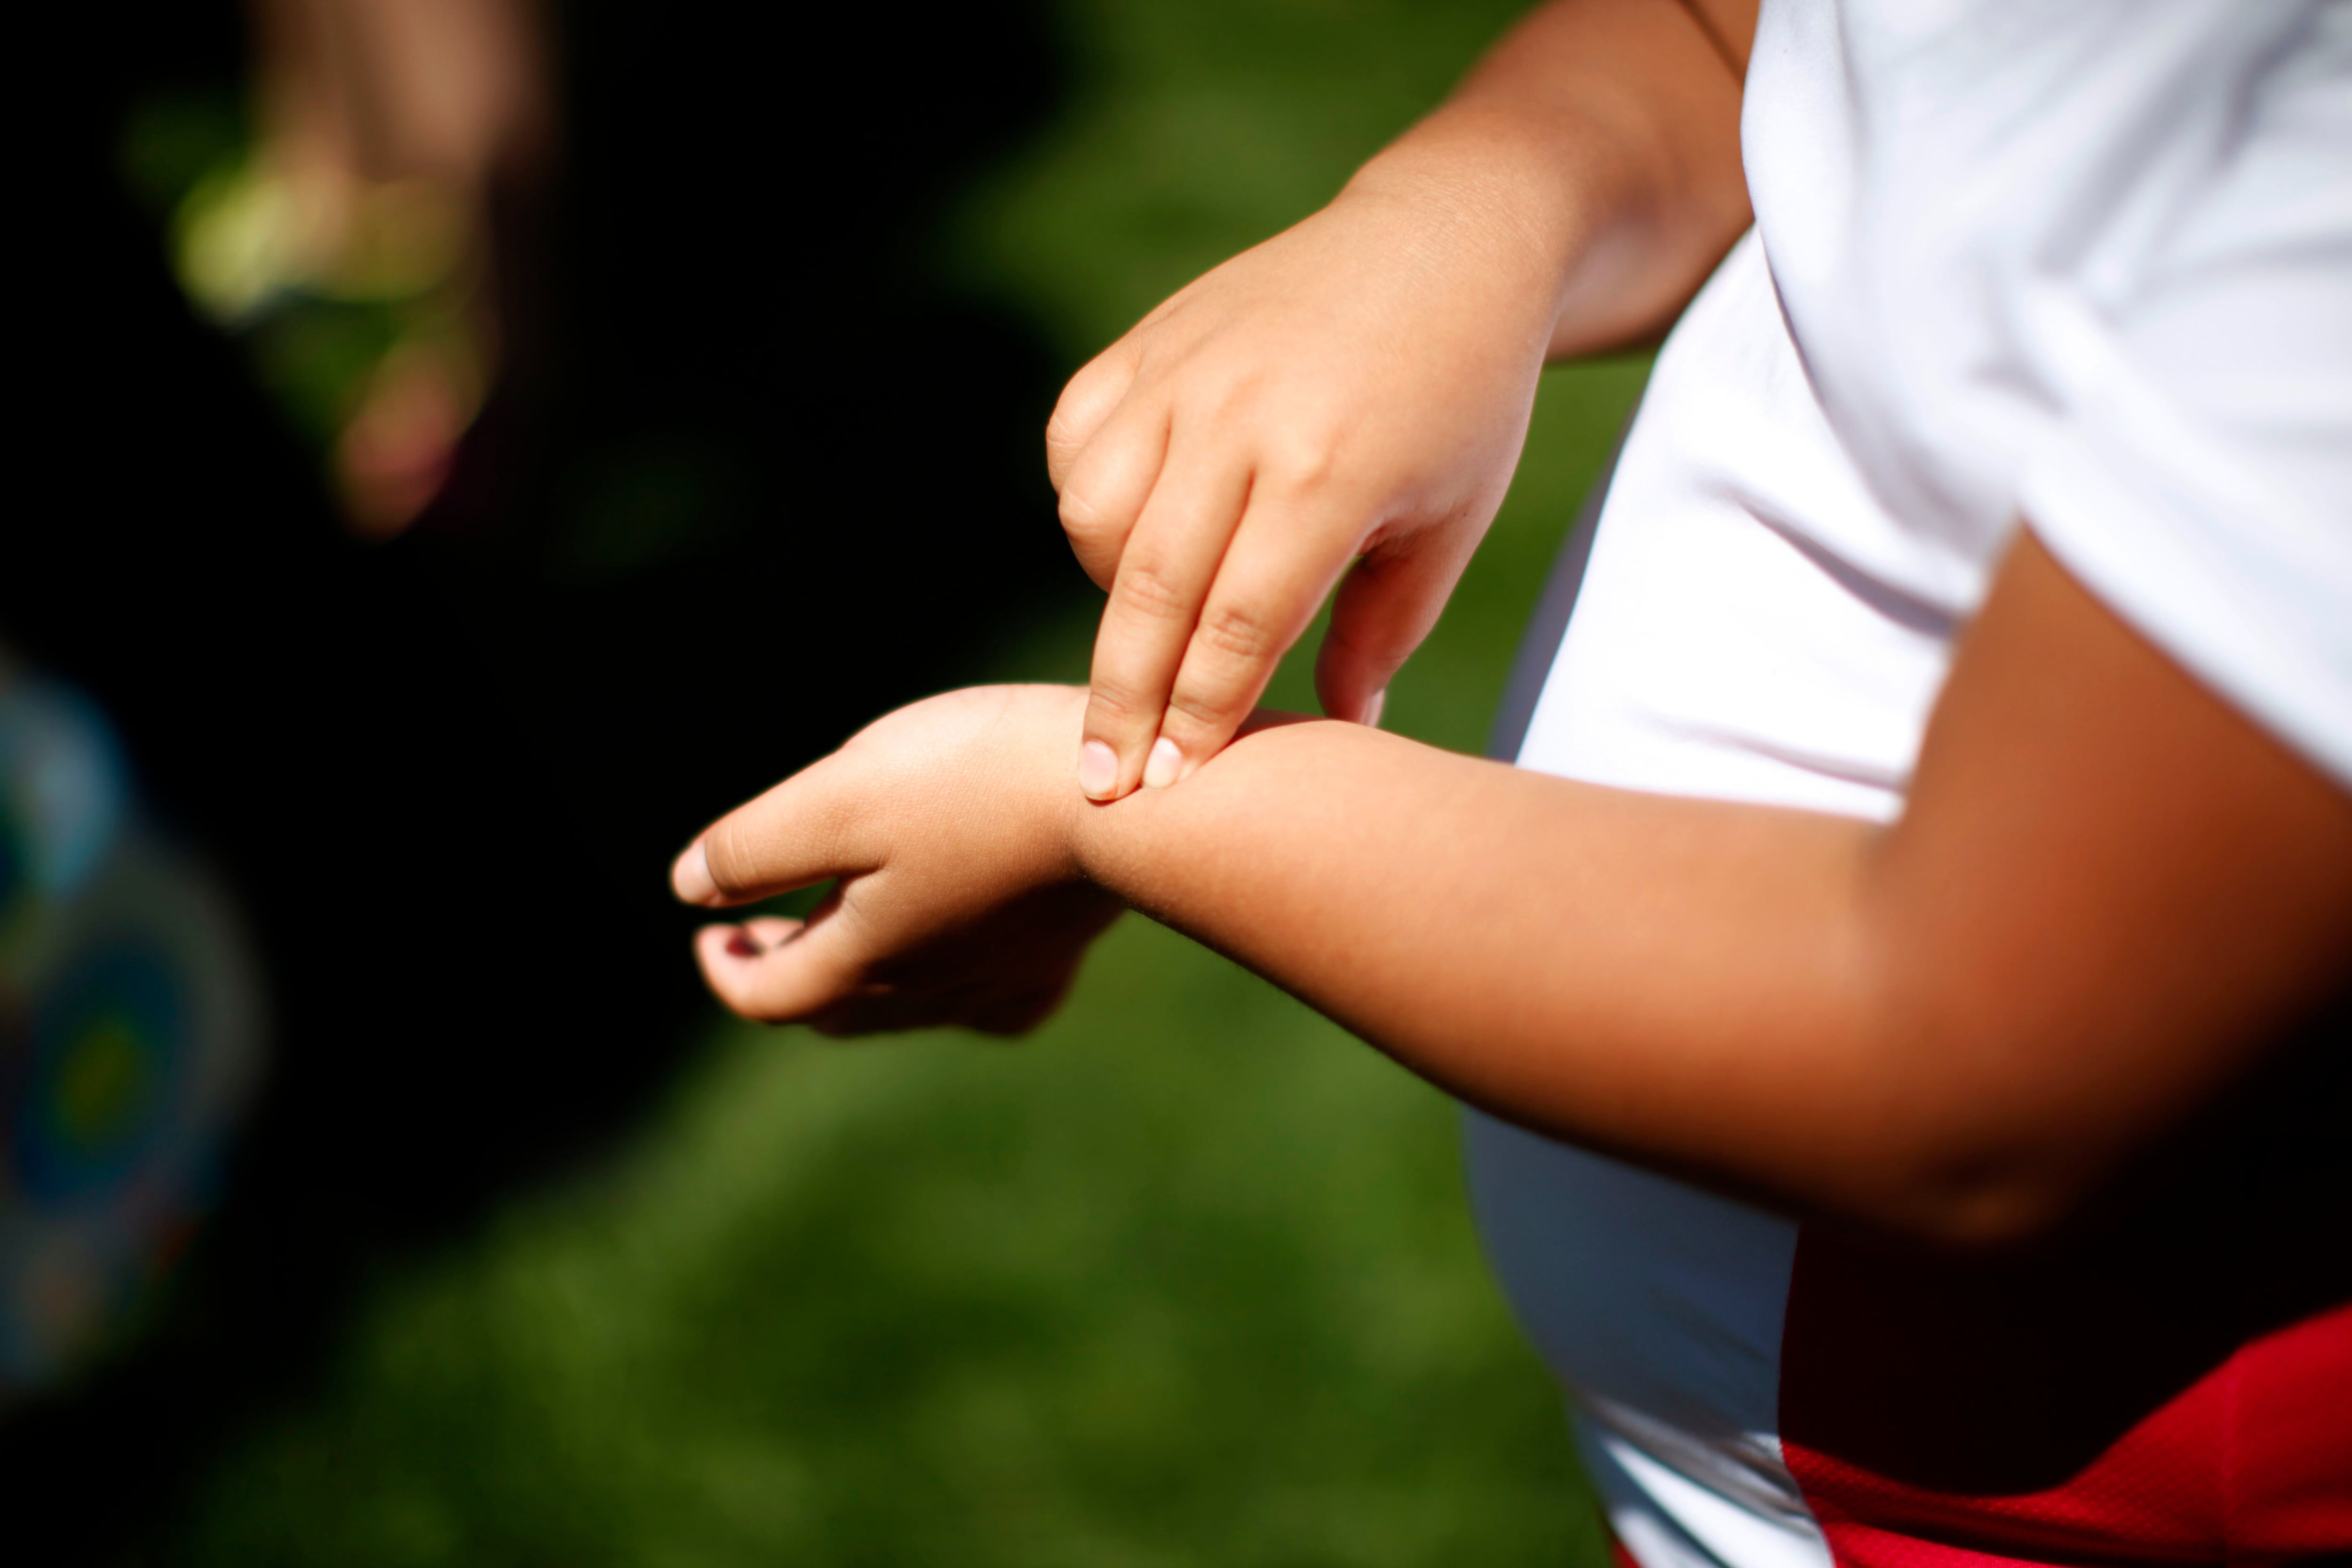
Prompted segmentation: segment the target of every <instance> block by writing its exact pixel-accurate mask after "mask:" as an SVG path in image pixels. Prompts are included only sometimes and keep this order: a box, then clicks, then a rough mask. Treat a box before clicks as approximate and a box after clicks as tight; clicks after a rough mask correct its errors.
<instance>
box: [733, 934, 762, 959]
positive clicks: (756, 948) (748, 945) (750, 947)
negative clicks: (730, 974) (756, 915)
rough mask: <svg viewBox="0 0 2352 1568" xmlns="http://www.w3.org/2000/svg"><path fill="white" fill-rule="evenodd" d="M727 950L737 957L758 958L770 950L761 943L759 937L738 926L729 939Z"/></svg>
mask: <svg viewBox="0 0 2352 1568" xmlns="http://www.w3.org/2000/svg"><path fill="white" fill-rule="evenodd" d="M727 951H728V952H730V953H732V954H734V955H735V956H736V957H737V958H757V957H759V956H760V955H761V953H763V952H767V951H768V950H767V949H766V948H764V947H762V946H761V945H760V939H759V938H758V937H755V936H753V935H752V934H751V932H750V931H745V930H744V929H743V928H742V927H741V926H737V927H736V928H735V931H734V934H733V935H731V936H730V937H729V938H728V939H727Z"/></svg>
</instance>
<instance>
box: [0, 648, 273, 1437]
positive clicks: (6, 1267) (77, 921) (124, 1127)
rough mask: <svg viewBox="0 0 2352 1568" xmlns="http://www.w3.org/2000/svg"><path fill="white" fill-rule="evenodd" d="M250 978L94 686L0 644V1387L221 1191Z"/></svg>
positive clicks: (53, 1361) (249, 1059)
mask: <svg viewBox="0 0 2352 1568" xmlns="http://www.w3.org/2000/svg"><path fill="white" fill-rule="evenodd" d="M260 998H261V990H260V985H259V983H258V978H257V973H256V970H255V966H254V963H253V960H252V957H251V953H250V951H249V949H248V947H247V942H246V941H245V938H244V936H243V933H242V931H240V929H239V925H238V921H237V920H236V914H235V911H234V910H233V909H232V907H231V905H230V903H229V901H228V900H227V899H226V896H225V895H224V894H223V893H222V892H221V890H220V889H218V888H217V887H215V885H214V883H213V882H212V880H211V879H209V878H207V877H206V876H205V874H204V872H203V871H202V869H201V868H198V867H197V866H196V865H194V863H193V862H192V861H191V860H190V859H189V858H187V857H186V856H185V855H184V854H182V853H180V852H178V851H177V850H175V849H174V848H173V847H172V846H171V845H170V844H169V843H167V842H166V841H165V840H164V839H163V837H161V836H160V835H158V834H157V833H156V832H154V831H153V830H152V828H151V827H149V826H147V825H145V824H144V823H143V822H142V821H141V819H140V816H139V814H138V812H137V810H136V802H135V799H134V796H133V793H132V790H131V781H130V775H129V773H128V771H127V769H126V768H125V766H124V763H123V760H122V751H121V746H120V745H119V744H118V743H117V742H116V740H115V737H114V733H113V731H112V729H111V727H110V725H109V724H108V723H107V721H106V718H105V716H104V715H103V714H102V713H101V712H100V710H99V709H98V707H97V705H96V704H95V703H93V702H92V701H90V700H89V698H87V697H86V696H84V695H82V694H81V693H79V692H78V691H75V690H73V689H71V688H68V687H65V686H62V685H59V684H58V683H56V682H54V681H49V680H44V679H37V678H34V677H30V676H27V675H26V674H24V673H23V672H22V671H20V670H18V669H16V668H15V667H13V666H11V665H9V664H6V663H5V662H0V1155H5V1158H0V1394H5V1393H19V1392H23V1391H26V1390H29V1389H33V1388H37V1387H41V1386H44V1385H47V1384H55V1383H57V1382H58V1381H60V1380H61V1379H63V1378H65V1377H66V1376H68V1375H69V1374H70V1373H72V1372H73V1371H74V1370H76V1369H77V1368H78V1367H79V1366H82V1365H84V1364H86V1363H88V1362H89V1360H90V1359H91V1358H93V1357H94V1356H97V1355H99V1354H101V1353H103V1352H105V1351H106V1350H108V1349H110V1348H111V1347H112V1346H114V1345H116V1344H119V1343H120V1342H121V1341H122V1340H123V1338H124V1337H125V1336H126V1334H128V1333H129V1332H130V1331H131V1330H132V1329H133V1328H134V1327H135V1325H136V1324H137V1323H138V1321H140V1320H141V1318H142V1309H143V1308H145V1307H146V1306H147V1305H148V1304H149V1303H150V1302H152V1300H153V1299H154V1296H155V1293H156V1288H157V1287H158V1286H159V1285H160V1284H161V1283H162V1281H163V1279H165V1278H166V1276H167V1275H168V1274H169V1272H170V1270H171V1268H172V1265H173V1263H174V1262H175V1261H176V1260H177V1259H178V1258H179V1256H180V1254H181V1253H182V1252H183V1251H184V1248H185V1246H186V1243H187V1240H188V1238H189V1237H190V1236H191V1235H192V1234H193V1232H194V1227H195V1224H196V1222H197V1221H198V1219H200V1218H201V1217H202V1215H203V1214H204V1212H205V1208H206V1207H207V1206H208V1205H209V1204H210V1201H211V1199H212V1196H213V1194H214V1190H215V1184H216V1178H217V1173H218V1170H219V1166H220V1161H221V1156H222V1153H223V1152H224V1150H225V1148H226V1143H227V1141H228V1139H229V1137H230V1135H231V1134H232V1132H233V1131H235V1128H236V1121H237V1120H238V1117H239V1115H240V1113H241V1111H242V1110H243V1108H244V1106H245V1103H246V1101H247V1099H248V1098H249V1095H250V1091H251V1089H252V1085H253V1083H254V1080H255V1077H256V1074H257V1069H258V1068H259V1066H260V1060H261V1022H262V1020H261V1003H260Z"/></svg>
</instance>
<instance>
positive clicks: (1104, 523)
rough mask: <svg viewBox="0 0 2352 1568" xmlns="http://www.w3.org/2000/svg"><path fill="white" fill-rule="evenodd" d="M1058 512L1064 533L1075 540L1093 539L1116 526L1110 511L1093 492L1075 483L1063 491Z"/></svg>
mask: <svg viewBox="0 0 2352 1568" xmlns="http://www.w3.org/2000/svg"><path fill="white" fill-rule="evenodd" d="M1058 510H1059V512H1060V514H1061V519H1062V531H1063V532H1065V533H1066V534H1068V535H1070V536H1071V537H1072V538H1073V539H1085V538H1091V537H1092V536H1094V535H1096V534H1099V533H1104V532H1108V531H1110V529H1111V528H1112V527H1114V526H1115V520H1114V519H1113V518H1112V517H1111V516H1110V513H1109V510H1108V508H1106V507H1105V506H1104V505H1103V504H1102V502H1101V501H1100V500H1098V499H1097V497H1096V496H1095V494H1094V492H1093V490H1092V489H1089V488H1087V487H1085V486H1082V485H1079V484H1077V483H1075V482H1074V483H1072V484H1070V485H1068V486H1066V487H1065V488H1064V489H1063V491H1062V500H1061V505H1060V507H1059V509H1058Z"/></svg>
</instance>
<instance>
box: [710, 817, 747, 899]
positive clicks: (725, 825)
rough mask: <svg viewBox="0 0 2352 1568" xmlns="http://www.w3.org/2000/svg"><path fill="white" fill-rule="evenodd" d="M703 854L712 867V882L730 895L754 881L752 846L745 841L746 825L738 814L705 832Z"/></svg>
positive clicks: (737, 892) (740, 890)
mask: <svg viewBox="0 0 2352 1568" xmlns="http://www.w3.org/2000/svg"><path fill="white" fill-rule="evenodd" d="M702 858H703V861H704V863H705V865H707V866H708V867H709V871H710V880H711V882H712V884H713V885H714V886H716V887H717V888H718V889H719V892H721V893H722V894H724V895H726V896H727V897H729V898H733V897H735V896H737V895H738V894H740V893H741V892H742V891H743V890H744V889H747V888H749V887H750V886H751V877H752V861H751V847H750V846H749V845H747V844H746V843H745V842H744V841H743V825H742V823H741V822H740V820H738V819H737V818H735V817H732V816H730V817H728V818H726V819H725V820H723V821H721V822H720V823H719V825H718V826H715V827H713V828H712V829H711V830H710V831H709V833H708V834H707V835H705V836H704V837H703V840H702Z"/></svg>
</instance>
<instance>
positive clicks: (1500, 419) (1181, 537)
mask: <svg viewBox="0 0 2352 1568" xmlns="http://www.w3.org/2000/svg"><path fill="white" fill-rule="evenodd" d="M1400 163H1402V166H1399V165H1400ZM1534 227H1535V226H1534V225H1533V224H1532V223H1530V222H1528V221H1526V220H1525V218H1524V216H1523V215H1522V214H1521V213H1520V212H1518V211H1516V210H1514V206H1513V201H1512V193H1510V192H1508V191H1507V190H1504V189H1500V188H1497V189H1492V190H1482V189H1480V188H1478V186H1477V183H1476V182H1475V181H1465V180H1464V179H1462V178H1460V177H1459V174H1458V172H1457V171H1456V169H1455V168H1454V167H1453V166H1450V165H1446V164H1444V163H1437V164H1433V163H1432V162H1431V160H1430V159H1428V158H1427V157H1422V158H1419V159H1418V160H1416V159H1412V158H1406V159H1402V160H1400V159H1397V158H1395V157H1393V156H1391V157H1389V158H1385V159H1382V160H1376V161H1375V162H1374V163H1372V164H1371V165H1370V166H1369V167H1368V168H1367V169H1366V171H1365V172H1364V173H1363V174H1360V175H1359V176H1358V177H1357V179H1356V180H1355V181H1354V182H1353V183H1352V184H1350V185H1349V188H1348V190H1347V191H1345V192H1343V193H1342V194H1341V195H1340V196H1339V199H1338V200H1337V201H1335V202H1334V203H1333V204H1332V205H1330V206H1328V207H1327V208H1325V209H1324V210H1323V211H1321V212H1319V213H1318V214H1316V215H1315V216H1313V217H1310V218H1308V219H1307V221H1306V222H1304V223H1302V224H1300V225H1298V226H1297V227H1295V228H1292V229H1290V230H1288V231H1286V232H1285V233H1283V234H1281V235H1278V236H1276V237H1275V238H1273V239H1271V240H1268V241H1266V242H1265V244H1263V245H1260V246H1258V247H1256V248H1255V249H1253V250H1249V251H1246V252H1244V254H1242V255H1241V256H1238V257H1236V258H1234V259H1233V260H1231V261H1228V262H1226V263H1225V264H1224V265H1223V266H1222V267H1220V268H1217V269H1216V270H1215V271H1213V272H1211V273H1209V274H1208V275H1207V276H1205V277H1203V278H1202V279H1199V280H1197V281H1195V282H1194V283H1192V285H1191V286H1189V287H1188V288H1186V289H1183V290H1182V291H1181V293H1179V294H1177V295H1176V296H1175V297H1174V298H1172V299H1171V300H1168V301H1167V302H1166V303H1165V304H1163V305H1161V306H1160V308H1159V309H1158V310H1154V311H1153V312H1152V313H1151V314H1150V316H1148V317H1146V318H1145V319H1144V320H1143V321H1142V322H1141V323H1139V325H1138V326H1137V327H1136V328H1135V329H1134V330H1133V331H1129V333H1128V334H1127V335H1126V336H1125V337H1123V338H1121V339H1120V340H1119V341H1118V342H1116V343H1114V344H1112V345H1111V347H1110V348H1109V349H1108V351H1106V352H1105V353H1103V354H1102V355H1101V356H1100V357H1099V358H1097V359H1096V360H1095V361H1094V363H1091V364H1089V365H1087V367H1086V368H1085V369H1084V370H1082V371H1080V372H1079V373H1078V374H1077V375H1076V377H1074V378H1073V379H1072V380H1071V382H1070V384H1069V386H1068V388H1067V389H1066V391H1065V392H1064V393H1063V394H1062V399H1061V404H1060V405H1059V406H1058V407H1056V408H1055V411H1054V416H1053V419H1052V421H1051V423H1050V424H1049V425H1048V426H1047V427H1046V432H1045V446H1046V456H1047V464H1048V468H1049V469H1050V471H1051V473H1052V477H1053V480H1054V486H1055V489H1056V490H1057V491H1059V492H1060V495H1061V516H1062V524H1063V527H1064V529H1065V530H1066V531H1067V532H1068V534H1069V538H1070V543H1071V546H1072V548H1073V549H1075V550H1076V552H1077V556H1078V560H1079V562H1080V563H1082V564H1083V565H1084V566H1085V567H1086V570H1087V574H1089V575H1091V576H1092V577H1093V578H1094V580H1095V581H1096V583H1097V584H1100V585H1101V586H1102V587H1103V588H1105V589H1106V590H1108V593H1109V595H1110V601H1109V604H1108V606H1107V607H1106V609H1105V610H1104V613H1103V619H1102V626H1101V630H1100V632H1099V634H1098V636H1097V641H1096V644H1095V654H1094V669H1093V677H1092V690H1091V699H1090V700H1089V702H1088V704H1087V714H1086V721H1085V730H1084V737H1083V745H1082V749H1081V752H1080V754H1079V759H1078V763H1079V769H1078V772H1079V781H1080V784H1081V786H1082V787H1083V788H1084V790H1085V792H1086V793H1087V795H1091V796H1093V797H1095V798H1097V799H1115V798H1117V797H1118V796H1121V795H1126V794H1128V793H1129V791H1131V790H1133V789H1135V788H1136V787H1137V786H1138V784H1145V785H1152V786H1157V785H1161V784H1171V783H1173V782H1174V781H1175V780H1177V779H1179V778H1181V777H1184V776H1185V775H1187V774H1189V773H1191V772H1192V770H1193V769H1195V768H1197V767H1199V766H1200V765H1201V764H1202V763H1203V762H1205V761H1207V760H1208V759H1209V758H1210V757H1212V756H1213V755H1214V754H1215V753H1216V752H1217V751H1218V750H1219V749H1220V748H1221V747H1223V745H1224V744H1225V742H1228V741H1229V740H1231V739H1232V738H1233V736H1234V731H1236V730H1237V729H1238V728H1239V727H1240V725H1241V723H1242V721H1244V719H1245V718H1246V717H1247V716H1248V715H1249V713H1250V711H1251V710H1252V708H1253V707H1254V706H1255V703H1256V701H1257V699H1258V697H1259V695H1260V694H1261V693H1262V692H1263V691H1264V690H1265V684H1266V681H1267V679H1268V678H1269V677H1270V676H1271V675H1272V674H1273V672H1274V668H1275V666H1276V663H1277V661H1279V660H1280V658H1282V656H1283V655H1284V654H1285V653H1286V652H1287V651H1288V650H1289V648H1290V646H1291V645H1292V644H1293V643H1294V642H1296V641H1297V639H1298V637H1299V636H1300V634H1301V633H1302V632H1304V631H1305V630H1306V628H1307V625H1308V624H1309V623H1310V622H1311V621H1312V620H1313V618H1314V616H1315V612H1316V610H1317V608H1318V606H1319V605H1321V603H1322V601H1323V598H1324V595H1327V594H1328V593H1329V592H1330V590H1331V587H1332V585H1333V584H1335V583H1337V582H1339V577H1340V574H1342V573H1343V572H1345V571H1346V570H1347V567H1348V564H1349V562H1351V561H1358V557H1361V560H1360V561H1358V563H1357V565H1356V568H1355V570H1354V571H1353V572H1352V573H1349V574H1348V576H1347V581H1346V583H1345V584H1344V585H1343V586H1341V587H1340V589H1339V599H1338V602H1337V603H1336V604H1335V605H1334V606H1333V609H1332V616H1331V625H1330V631H1329V634H1328V637H1326V638H1325V640H1324V644H1323V648H1322V653H1321V656H1320V658H1319V659H1318V662H1317V666H1316V687H1317V691H1318V695H1319V696H1320V698H1321V699H1322V702H1323V707H1324V710H1325V711H1326V712H1327V713H1329V714H1330V715H1332V716H1333V717H1334V718H1339V719H1346V720H1351V721H1360V722H1365V723H1371V722H1376V721H1378V718H1379V715H1380V709H1381V700H1382V698H1383V697H1384V696H1385V695H1386V692H1387V689H1388V682H1389V678H1390V677H1391V675H1393V674H1394V673H1395V672H1396V669H1397V668H1398V667H1399V666H1400V665H1402V663H1403V662H1404V660H1405V658H1407V656H1409V655H1410V654H1411V653H1412V650H1413V649H1414V648H1415V647H1418V646H1419V645H1420V643H1421V640H1422V638H1423V637H1425V636H1427V635H1428V632H1429V629H1430V627H1431V626H1433V625H1434V624H1435V623H1436V620H1437V616H1438V612H1439V611H1440V610H1441V609H1443V608H1444V603H1445V599H1446V596H1447V595H1449V594H1450V593H1452V591H1453V588H1454V582H1455V581H1456V580H1457V579H1458V578H1459V577H1460V576H1461V574H1462V569H1463V567H1464V565H1465V563H1467V562H1468V560H1469V557H1470V554H1471V552H1472V551H1473V550H1474V549H1475V547H1476V545H1477V543H1478V541H1479V539H1480V537H1481V536H1482V535H1483V534H1484V533H1485V531H1486V525H1487V524H1488V523H1489V522H1490V521H1493V519H1494V515H1495V510H1496V507H1497V506H1499V505H1500V504H1501V501H1502V498H1503V492H1504V489H1505V488H1506V487H1507V485H1508V483H1509V481H1510V477H1511V471H1512V468H1514V466H1515V465H1516V464H1517V460H1518V455H1519V448H1520V446H1521V444H1522V443H1523V442H1524V441H1525V439H1526V437H1527V428H1528V412H1529V409H1530V407H1531V405H1532V404H1533V402H1534V398H1535V389H1536V378H1537V375H1538V372H1540V370H1541V369H1542V366H1543V360H1544V354H1545V350H1546V348H1547V345H1548V344H1549V341H1550V337H1551V333H1552V330H1553V323H1554V321H1555V318H1556V317H1557V315H1558V313H1559V287H1560V285H1559V268H1558V267H1557V265H1556V264H1555V263H1553V262H1552V261H1551V260H1550V259H1549V253H1548V252H1547V250H1546V247H1544V246H1543V245H1541V244H1539V243H1538V238H1537V237H1536V235H1535V233H1534Z"/></svg>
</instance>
